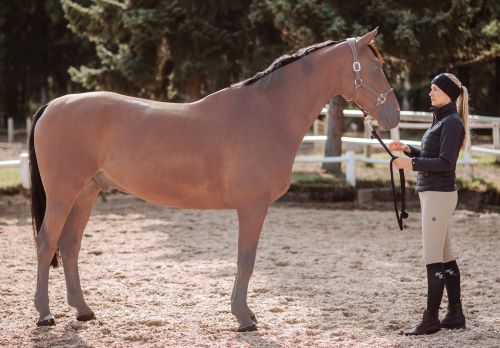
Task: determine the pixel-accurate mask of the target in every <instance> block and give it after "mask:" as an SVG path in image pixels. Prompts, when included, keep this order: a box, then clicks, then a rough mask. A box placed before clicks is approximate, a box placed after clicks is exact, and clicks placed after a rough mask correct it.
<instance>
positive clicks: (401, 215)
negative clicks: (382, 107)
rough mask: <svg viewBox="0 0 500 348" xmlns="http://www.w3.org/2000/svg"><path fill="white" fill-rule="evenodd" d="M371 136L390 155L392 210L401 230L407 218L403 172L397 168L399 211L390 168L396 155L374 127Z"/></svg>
mask: <svg viewBox="0 0 500 348" xmlns="http://www.w3.org/2000/svg"><path fill="white" fill-rule="evenodd" d="M372 136H373V137H375V138H376V139H377V140H378V142H379V143H380V145H382V147H383V148H384V149H385V151H387V153H388V154H389V156H391V162H390V163H389V169H390V171H391V185H392V197H393V198H394V210H395V211H396V219H397V220H398V225H399V229H400V230H401V231H402V230H403V219H406V218H408V213H407V212H406V202H405V196H406V188H405V172H404V170H403V169H399V182H400V186H401V195H400V196H401V213H400V212H399V210H398V203H397V196H396V186H395V185H394V173H393V169H392V162H393V161H394V160H395V159H396V158H397V157H396V156H394V155H393V154H392V152H391V151H390V150H389V148H388V147H387V146H386V145H385V144H384V142H383V141H382V139H380V136H379V135H378V133H377V130H376V128H375V127H374V128H373V129H372Z"/></svg>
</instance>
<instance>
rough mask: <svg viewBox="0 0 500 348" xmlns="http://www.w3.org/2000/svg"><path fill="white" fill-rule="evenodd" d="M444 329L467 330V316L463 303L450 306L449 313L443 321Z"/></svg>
mask: <svg viewBox="0 0 500 348" xmlns="http://www.w3.org/2000/svg"><path fill="white" fill-rule="evenodd" d="M441 327H442V328H444V329H465V316H464V312H463V311H462V303H455V304H450V305H448V312H447V313H446V316H445V317H444V318H443V320H441Z"/></svg>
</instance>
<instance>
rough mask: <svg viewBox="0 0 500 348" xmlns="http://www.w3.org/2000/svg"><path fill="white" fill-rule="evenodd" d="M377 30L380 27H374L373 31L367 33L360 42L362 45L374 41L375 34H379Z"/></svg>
mask: <svg viewBox="0 0 500 348" xmlns="http://www.w3.org/2000/svg"><path fill="white" fill-rule="evenodd" d="M377 32H378V27H376V28H375V29H373V30H372V31H370V32H369V33H366V34H365V35H363V36H362V37H361V38H360V39H359V40H358V42H359V43H360V44H362V45H368V44H369V43H370V42H372V41H373V39H374V38H375V35H377Z"/></svg>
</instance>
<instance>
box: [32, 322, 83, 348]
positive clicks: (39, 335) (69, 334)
mask: <svg viewBox="0 0 500 348" xmlns="http://www.w3.org/2000/svg"><path fill="white" fill-rule="evenodd" d="M31 342H32V343H33V347H67V346H71V347H83V348H90V347H92V345H90V344H88V343H87V342H85V341H84V340H83V339H82V338H81V337H80V335H79V334H78V332H77V331H76V329H75V328H73V327H72V326H71V324H68V325H65V328H64V332H63V333H62V335H60V334H59V333H57V334H56V333H55V332H54V329H53V328H52V327H37V328H36V329H33V330H32V331H31Z"/></svg>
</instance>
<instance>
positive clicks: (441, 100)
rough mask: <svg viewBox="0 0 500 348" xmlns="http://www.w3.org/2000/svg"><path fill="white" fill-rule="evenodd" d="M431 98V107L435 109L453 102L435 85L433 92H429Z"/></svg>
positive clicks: (432, 86)
mask: <svg viewBox="0 0 500 348" xmlns="http://www.w3.org/2000/svg"><path fill="white" fill-rule="evenodd" d="M429 97H431V105H432V106H435V107H440V106H443V105H446V104H448V103H450V102H451V99H450V97H448V94H446V93H444V92H443V91H442V90H441V89H440V88H439V87H438V86H436V85H435V84H432V85H431V91H430V92H429Z"/></svg>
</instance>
